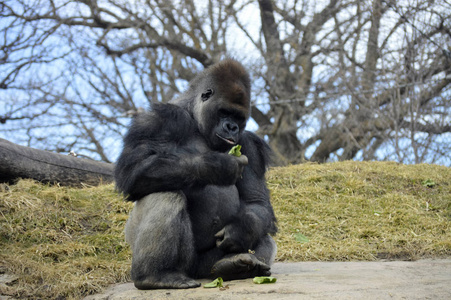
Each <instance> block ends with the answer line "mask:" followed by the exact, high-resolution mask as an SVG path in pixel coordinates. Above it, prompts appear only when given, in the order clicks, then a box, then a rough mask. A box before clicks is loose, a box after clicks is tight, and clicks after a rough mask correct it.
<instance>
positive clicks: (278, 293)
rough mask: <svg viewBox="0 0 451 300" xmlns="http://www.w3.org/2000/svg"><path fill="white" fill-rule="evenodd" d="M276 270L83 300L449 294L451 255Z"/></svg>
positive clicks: (120, 288) (123, 289)
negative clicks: (213, 284) (219, 283)
mask: <svg viewBox="0 0 451 300" xmlns="http://www.w3.org/2000/svg"><path fill="white" fill-rule="evenodd" d="M272 271H273V275H272V276H274V277H276V278H277V282H276V283H273V284H254V283H253V282H252V279H246V280H235V281H228V282H225V283H224V284H225V288H223V289H219V288H214V289H211V288H210V289H207V288H203V287H200V288H196V289H188V290H151V291H140V290H137V289H136V288H135V287H134V286H133V284H132V283H125V284H118V285H115V286H112V287H110V288H109V289H107V290H106V291H105V292H104V293H102V294H98V295H93V296H89V297H87V298H85V300H107V299H108V300H126V299H135V300H140V299H212V300H220V299H259V300H265V299H277V300H283V299H451V259H438V260H437V259H435V260H419V261H413V262H409V261H390V262H381V261H378V262H299V263H276V264H275V265H274V266H273V268H272ZM201 282H202V284H204V283H207V282H209V280H201Z"/></svg>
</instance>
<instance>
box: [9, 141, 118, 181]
mask: <svg viewBox="0 0 451 300" xmlns="http://www.w3.org/2000/svg"><path fill="white" fill-rule="evenodd" d="M113 170H114V164H110V163H104V162H99V161H94V160H89V159H84V158H79V157H74V156H70V155H63V154H59V153H54V152H49V151H44V150H38V149H34V148H30V147H24V146H20V145H17V144H14V143H11V142H9V141H7V140H5V139H1V138H0V181H1V182H14V181H15V180H17V179H18V178H32V179H35V180H38V181H41V182H46V183H47V182H49V183H59V184H61V185H66V186H82V185H83V184H85V185H99V184H101V183H109V182H113V180H114V178H113Z"/></svg>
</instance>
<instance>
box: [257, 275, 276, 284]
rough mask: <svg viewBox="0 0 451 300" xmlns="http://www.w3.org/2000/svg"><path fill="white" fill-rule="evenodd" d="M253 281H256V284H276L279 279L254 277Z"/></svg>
mask: <svg viewBox="0 0 451 300" xmlns="http://www.w3.org/2000/svg"><path fill="white" fill-rule="evenodd" d="M253 281H254V283H256V284H262V283H275V282H276V281H277V278H275V277H267V276H262V277H254V279H253Z"/></svg>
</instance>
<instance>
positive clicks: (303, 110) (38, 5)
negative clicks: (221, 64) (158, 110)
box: [0, 0, 451, 165]
mask: <svg viewBox="0 0 451 300" xmlns="http://www.w3.org/2000/svg"><path fill="white" fill-rule="evenodd" d="M0 18H1V21H0V33H1V35H0V39H1V42H0V88H1V89H2V90H1V91H0V97H1V99H2V101H1V104H0V122H1V124H0V135H1V136H2V137H5V138H7V139H9V140H11V141H14V142H20V143H22V144H25V145H29V146H33V147H37V148H41V149H48V150H53V151H57V152H69V151H70V150H74V151H75V152H77V153H79V154H84V155H87V156H90V157H94V158H95V159H100V160H103V161H106V162H111V161H114V160H115V159H116V157H117V155H118V152H119V150H120V140H121V136H122V135H123V133H124V131H125V128H126V126H127V125H128V124H129V121H130V118H131V117H132V116H133V115H134V114H136V113H139V111H140V110H143V109H147V108H148V107H149V105H150V104H151V103H153V102H156V101H162V102H166V101H168V100H170V99H171V98H173V97H174V96H176V95H177V94H178V93H180V92H181V91H182V90H183V89H184V88H185V87H186V83H187V81H189V80H190V79H191V78H193V76H194V75H195V74H196V73H197V72H198V71H199V70H201V69H203V68H204V67H207V66H209V65H211V64H213V63H214V62H217V61H219V60H220V59H221V58H224V57H226V56H232V57H235V58H237V59H239V60H240V61H242V62H243V63H244V64H245V65H246V66H247V67H248V68H249V70H251V73H252V76H253V83H254V84H253V99H254V102H253V107H252V118H253V120H254V121H255V124H256V125H255V126H254V127H253V128H254V129H257V132H258V133H259V134H260V135H262V136H265V137H266V138H267V140H268V142H269V143H270V145H271V146H272V148H273V149H274V151H275V153H276V158H277V159H276V162H277V163H278V164H286V163H298V162H301V161H303V160H306V159H308V160H312V161H320V162H322V161H328V160H329V161H330V160H345V159H359V160H373V159H390V160H396V161H400V162H405V163H420V162H429V163H440V164H445V165H451V158H450V155H449V153H451V146H450V145H451V143H450V141H451V133H450V130H451V126H450V124H451V120H450V119H451V117H450V115H451V95H450V87H451V84H450V83H451V74H450V73H451V54H450V50H451V49H449V45H450V43H451V31H450V28H451V4H450V3H449V2H448V1H426V0H406V1H394V0H385V1H382V0H373V1H358V0H355V1H348V0H342V1H339V0H325V1H313V0H303V1H297V0H291V1H270V0H259V1H246V0H242V1H238V0H227V1H213V0H210V1H190V0H180V1H176V0H172V1H167V0H166V1H159V0H147V1H144V0H136V1H120V0H114V1H113V0H110V1H106V0H105V1H101V0H78V1H75V0H73V1H68V0H60V1H48V0H46V1H43V0H42V1H40V0H7V1H0Z"/></svg>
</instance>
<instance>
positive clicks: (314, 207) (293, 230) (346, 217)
mask: <svg viewBox="0 0 451 300" xmlns="http://www.w3.org/2000/svg"><path fill="white" fill-rule="evenodd" d="M268 185H269V188H270V190H271V196H272V203H273V206H274V208H275V210H276V215H277V217H278V220H279V231H280V232H279V234H278V235H277V236H276V241H277V245H278V247H279V253H278V259H279V260H291V261H304V260H322V261H328V260H376V259H418V258H425V257H440V256H449V255H451V169H449V168H446V167H441V166H435V165H408V166H406V165H401V164H397V163H392V162H351V161H350V162H340V163H332V164H323V165H317V164H303V165H297V166H290V167H286V168H277V169H273V170H272V171H271V172H270V173H269V176H268Z"/></svg>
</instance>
